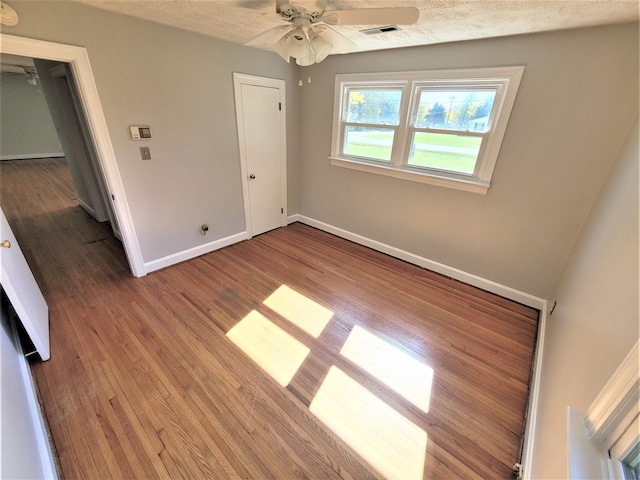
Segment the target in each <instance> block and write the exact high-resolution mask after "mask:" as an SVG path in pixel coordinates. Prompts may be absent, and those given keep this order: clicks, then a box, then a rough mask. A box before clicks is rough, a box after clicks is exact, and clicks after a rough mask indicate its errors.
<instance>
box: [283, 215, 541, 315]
mask: <svg viewBox="0 0 640 480" xmlns="http://www.w3.org/2000/svg"><path fill="white" fill-rule="evenodd" d="M287 221H288V223H293V222H296V221H298V222H300V223H304V224H306V225H309V226H311V227H315V228H318V229H320V230H323V231H325V232H328V233H331V234H333V235H336V236H338V237H342V238H344V239H347V240H350V241H352V242H354V243H358V244H360V245H364V246H365V247H369V248H373V249H374V250H377V251H379V252H382V253H386V254H387V255H391V256H392V257H395V258H399V259H401V260H404V261H406V262H409V263H413V264H414V265H418V266H419V267H422V268H426V269H427V270H431V271H432V272H436V273H440V274H442V275H446V276H447V277H451V278H453V279H455V280H460V281H461V282H464V283H466V284H468V285H472V286H474V287H478V288H480V289H482V290H486V291H487V292H491V293H495V294H496V295H500V296H501V297H504V298H508V299H509V300H513V301H514V302H518V303H522V304H523V305H527V306H529V307H533V308H535V309H538V310H542V308H543V306H544V304H545V300H544V299H542V298H539V297H535V296H533V295H530V294H528V293H525V292H521V291H519V290H516V289H514V288H511V287H507V286H505V285H501V284H499V283H496V282H494V281H492V280H487V279H486V278H482V277H479V276H477V275H474V274H472V273H467V272H465V271H463V270H459V269H457V268H454V267H450V266H448V265H444V264H442V263H440V262H436V261H434V260H429V259H428V258H425V257H421V256H419V255H416V254H414V253H411V252H407V251H406V250H401V249H399V248H396V247H393V246H391V245H387V244H386V243H382V242H379V241H377V240H373V239H371V238H368V237H364V236H362V235H359V234H357V233H353V232H349V231H348V230H343V229H342V228H339V227H334V226H333V225H329V224H328V223H324V222H321V221H319V220H314V219H313V218H309V217H305V216H304V215H292V216H290V217H288V218H287Z"/></svg>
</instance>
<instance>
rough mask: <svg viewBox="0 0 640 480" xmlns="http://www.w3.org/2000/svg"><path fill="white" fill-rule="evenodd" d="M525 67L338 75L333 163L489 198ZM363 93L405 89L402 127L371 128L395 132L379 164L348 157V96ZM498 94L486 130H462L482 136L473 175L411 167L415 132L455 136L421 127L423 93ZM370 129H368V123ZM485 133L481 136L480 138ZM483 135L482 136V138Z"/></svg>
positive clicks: (463, 132) (369, 159)
mask: <svg viewBox="0 0 640 480" xmlns="http://www.w3.org/2000/svg"><path fill="white" fill-rule="evenodd" d="M524 68H525V67H524V66H509V67H489V68H473V69H456V70H430V71H416V72H388V73H387V72H385V73H356V74H337V75H336V79H335V93H334V115H333V131H332V142H331V155H330V157H329V158H330V160H331V164H332V165H334V166H339V167H345V168H350V169H355V170H360V171H365V172H370V173H375V174H380V175H386V176H390V177H395V178H400V179H404V180H410V181H416V182H421V183H428V184H432V185H440V186H444V187H449V188H455V189H459V190H465V191H470V192H475V193H480V194H486V193H487V191H488V189H489V187H490V185H491V177H492V175H493V171H494V169H495V165H496V161H497V159H498V154H499V152H500V147H501V144H502V140H503V138H504V133H505V132H506V128H507V123H508V121H509V117H510V115H511V111H512V109H513V105H514V103H515V98H516V94H517V91H518V87H519V85H520V81H521V79H522V75H523V73H524ZM358 89H381V90H387V89H393V90H397V89H401V90H402V98H401V101H400V112H399V124H398V126H397V127H395V126H387V125H382V124H381V125H372V128H394V129H396V130H395V134H394V140H393V143H392V151H391V160H390V161H385V160H376V159H372V158H366V157H360V156H356V155H350V154H345V153H344V149H345V143H344V142H345V138H346V129H347V127H348V126H350V125H351V124H352V122H346V115H347V111H348V96H349V92H350V91H352V90H358ZM443 89H458V90H465V89H467V90H491V91H494V90H495V91H496V95H495V98H494V101H493V106H492V109H491V112H490V114H489V120H488V125H489V127H488V130H487V131H486V132H476V131H473V132H472V131H465V130H460V131H459V132H460V134H461V135H463V136H479V137H481V138H482V142H481V145H480V150H479V153H478V159H477V161H476V164H475V169H474V172H473V174H466V173H460V172H454V171H448V170H441V169H436V168H429V167H423V166H416V165H409V163H408V162H409V154H410V151H411V145H412V141H413V134H414V133H415V132H422V131H428V132H430V133H445V134H455V133H454V132H457V131H453V130H448V129H435V128H422V127H416V125H415V124H416V120H417V113H418V107H419V100H420V92H423V91H430V90H443ZM364 126H366V125H364ZM480 133H481V134H480ZM479 134H480V135H479Z"/></svg>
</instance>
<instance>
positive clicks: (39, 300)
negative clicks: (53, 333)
mask: <svg viewBox="0 0 640 480" xmlns="http://www.w3.org/2000/svg"><path fill="white" fill-rule="evenodd" d="M0 242H2V247H0V284H1V285H2V288H3V289H4V291H5V293H6V294H7V297H8V298H9V301H10V302H11V305H12V306H13V309H14V310H15V311H16V313H17V314H18V318H19V319H20V321H21V322H22V325H23V326H24V329H25V331H26V332H27V334H28V335H29V337H30V338H31V341H32V342H33V345H34V347H35V348H36V351H37V352H38V354H39V355H40V357H41V358H42V360H48V359H49V355H50V351H49V307H48V306H47V303H46V302H45V300H44V297H43V296H42V292H41V291H40V288H39V287H38V284H37V283H36V280H35V279H34V278H33V275H32V273H31V270H30V269H29V265H28V264H27V261H26V260H25V258H24V255H23V254H22V250H20V246H19V245H18V242H17V241H16V237H15V236H14V235H13V232H12V231H11V227H10V226H9V223H8V222H7V219H6V218H5V216H4V212H3V211H2V209H1V208H0Z"/></svg>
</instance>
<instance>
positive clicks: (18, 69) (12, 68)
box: [0, 63, 28, 75]
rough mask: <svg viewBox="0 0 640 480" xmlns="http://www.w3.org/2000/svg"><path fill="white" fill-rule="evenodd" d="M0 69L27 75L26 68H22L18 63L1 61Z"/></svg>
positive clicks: (5, 71) (3, 71) (4, 71)
mask: <svg viewBox="0 0 640 480" xmlns="http://www.w3.org/2000/svg"><path fill="white" fill-rule="evenodd" d="M0 71H1V72H2V73H15V74H16V75H28V73H27V72H26V70H25V69H24V68H22V67H21V66H20V65H8V64H6V63H3V64H2V65H1V66H0Z"/></svg>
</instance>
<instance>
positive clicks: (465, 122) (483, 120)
mask: <svg viewBox="0 0 640 480" xmlns="http://www.w3.org/2000/svg"><path fill="white" fill-rule="evenodd" d="M495 97H496V92H495V91H475V92H474V91H460V90H458V91H454V90H450V91H444V90H422V91H421V92H420V103H419V104H418V112H417V118H416V127H418V128H428V127H430V128H442V129H447V130H464V131H472V132H486V131H487V130H488V125H489V115H490V114H491V108H492V107H493V101H494V99H495Z"/></svg>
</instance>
